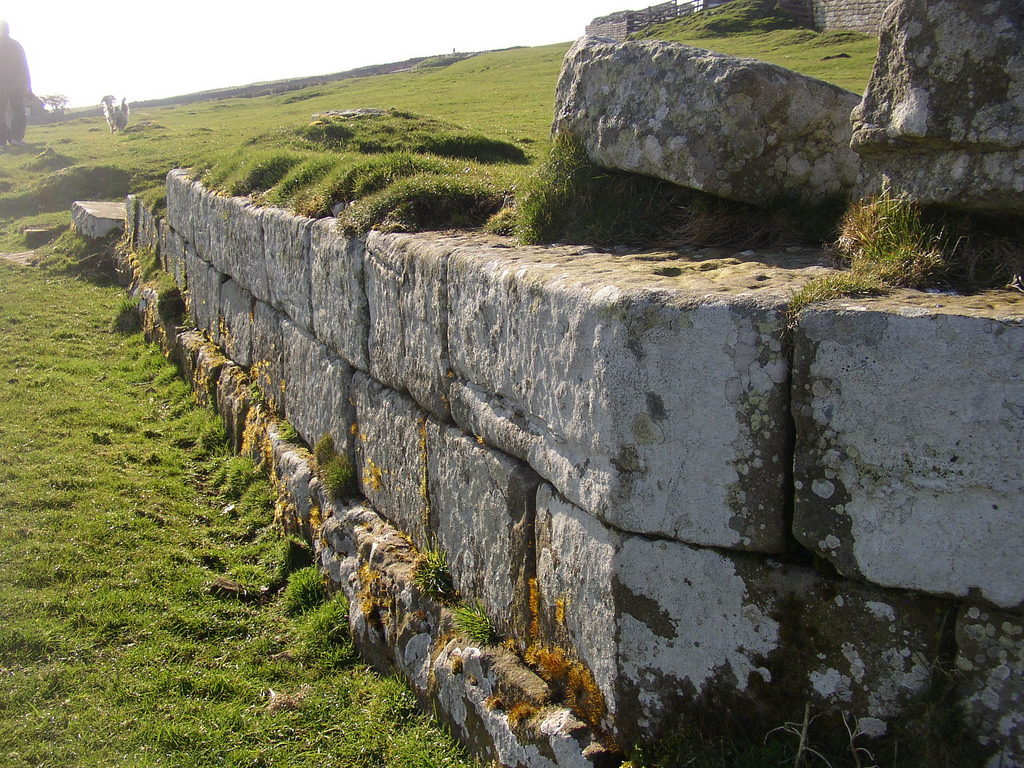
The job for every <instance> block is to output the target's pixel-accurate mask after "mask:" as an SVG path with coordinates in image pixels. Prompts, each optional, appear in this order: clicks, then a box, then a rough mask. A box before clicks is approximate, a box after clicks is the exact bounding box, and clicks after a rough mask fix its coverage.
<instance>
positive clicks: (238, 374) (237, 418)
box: [217, 363, 252, 453]
mask: <svg viewBox="0 0 1024 768" xmlns="http://www.w3.org/2000/svg"><path fill="white" fill-rule="evenodd" d="M251 405H252V393H251V390H250V389H249V377H248V376H246V374H245V371H243V370H242V369H241V368H239V367H238V366H237V365H234V364H233V363H228V364H227V365H225V366H224V367H223V368H221V371H220V375H219V376H218V377H217V412H218V413H219V414H220V417H221V420H222V421H223V422H224V430H225V432H227V435H228V442H230V443H231V450H233V451H235V452H236V453H237V452H239V451H241V450H242V442H243V437H244V433H245V421H246V416H247V415H248V413H249V407H250V406H251Z"/></svg>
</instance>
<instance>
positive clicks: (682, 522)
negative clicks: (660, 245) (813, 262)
mask: <svg viewBox="0 0 1024 768" xmlns="http://www.w3.org/2000/svg"><path fill="white" fill-rule="evenodd" d="M737 269H738V270H739V271H738V273H737V275H738V276H737V275H734V276H732V277H730V276H729V274H728V270H727V269H724V268H723V269H722V270H710V269H709V270H707V271H706V272H696V271H694V272H691V273H690V274H693V275H700V276H699V277H693V278H692V279H691V278H690V277H679V278H678V279H677V278H674V277H666V276H663V275H659V273H658V272H657V271H656V268H655V267H652V265H651V264H650V263H647V262H643V261H639V260H638V261H635V262H630V261H629V260H628V259H622V258H618V259H617V258H616V257H613V256H608V255H605V254H595V253H588V252H585V251H579V250H576V251H569V250H568V249H563V250H558V249H552V250H546V249H533V250H530V249H516V250H515V251H511V250H509V249H507V248H497V247H496V248H486V247H483V246H480V245H477V246H475V247H473V248H464V249H461V250H456V251H455V252H453V254H452V255H451V257H450V263H449V268H448V283H449V303H450V306H451V311H450V317H449V337H450V341H449V347H450V349H451V354H452V368H453V370H454V372H455V374H456V378H455V383H453V384H452V385H451V391H450V397H451V403H452V414H453V417H454V418H455V420H456V422H457V423H458V424H459V425H460V426H462V427H463V428H464V429H465V430H466V431H467V432H470V433H471V434H475V435H480V436H482V437H483V439H484V440H485V441H486V442H487V443H488V444H490V445H494V446H496V447H498V448H500V449H501V450H503V451H505V452H507V453H510V454H512V455H514V456H517V457H518V458H521V459H523V460H524V461H527V462H528V463H529V464H530V465H531V466H532V467H533V468H534V469H535V470H536V471H537V472H538V473H539V474H540V475H541V476H542V477H544V478H545V479H547V480H549V481H550V482H551V483H552V484H554V485H555V487H556V488H558V489H559V491H560V492H561V493H563V494H564V495H565V496H567V497H568V498H569V499H571V500H572V501H573V502H574V503H576V504H578V505H579V506H581V507H582V508H584V509H586V510H587V511H588V512H590V513H591V514H593V515H596V516H597V517H598V518H600V519H601V520H603V521H604V522H606V523H609V524H610V525H614V526H615V527H617V528H620V529H622V530H626V531H632V532H636V533H645V534H652V535H660V536H667V537H670V538H675V539H679V540H682V541H687V542H692V543H697V544H705V545H710V546H717V547H728V548H739V549H752V550H759V551H765V552H774V551H780V550H782V549H784V548H785V547H786V546H787V540H788V527H787V520H786V514H787V513H786V510H787V507H788V495H787V494H788V493H789V485H788V482H787V473H788V464H789V461H790V458H789V456H790V454H789V440H790V439H791V430H790V426H789V413H788V399H789V392H788V375H789V371H788V363H787V360H786V355H785V353H784V351H783V345H782V334H783V329H784V326H785V319H784V315H783V309H784V306H785V301H786V300H787V296H788V295H789V291H791V290H792V285H791V283H789V282H785V283H779V282H776V281H775V277H776V276H777V273H776V272H775V271H773V270H772V269H770V268H768V267H767V266H765V265H764V264H759V265H757V270H756V272H757V274H758V276H759V277H758V278H757V279H752V278H750V277H749V276H748V275H747V272H746V269H747V267H746V266H745V265H739V266H738V267H737ZM679 271H680V272H682V271H683V270H682V269H680V270H679ZM715 272H718V274H717V275H716V276H715V277H709V275H711V274H713V273H715ZM794 272H799V270H794ZM670 274H674V273H672V272H670ZM782 279H783V278H779V280H782ZM792 279H794V278H793V277H792V275H787V276H786V277H785V280H787V281H788V280H792Z"/></svg>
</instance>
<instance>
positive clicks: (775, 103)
mask: <svg viewBox="0 0 1024 768" xmlns="http://www.w3.org/2000/svg"><path fill="white" fill-rule="evenodd" d="M555 98H556V103H555V120H554V125H553V129H552V130H553V131H554V132H555V133H565V134H569V135H571V136H574V137H576V138H578V139H579V140H580V141H581V142H582V143H583V144H584V146H585V147H586V149H587V152H588V154H589V156H590V158H591V159H592V160H593V161H594V162H595V163H597V164H598V165H602V166H605V167H608V168H617V169H620V170H624V171H630V172H633V173H642V174H647V175H650V176H656V177H658V178H662V179H665V180H667V181H671V182H674V183H676V184H680V185H682V186H684V187H690V188H692V189H698V190H701V191H703V192H707V193H710V194H712V195H716V196H718V197H723V198H727V199H730V200H737V201H740V202H745V203H751V204H755V205H766V204H767V205H771V204H779V203H792V202H800V203H803V204H819V203H822V202H824V201H826V200H830V199H834V198H844V197H847V196H848V195H849V193H850V191H851V190H852V189H853V187H854V185H855V184H856V182H857V177H858V172H859V167H860V162H859V159H858V157H857V155H856V154H855V153H854V152H853V151H852V150H851V149H850V147H849V143H850V112H851V111H852V110H853V108H854V107H856V106H857V104H858V101H859V100H858V97H857V95H856V94H854V93H852V92H850V91H846V90H843V89H842V88H839V87H837V86H834V85H831V84H829V83H825V82H822V81H820V80H815V79H814V78H810V77H806V76H804V75H800V74H797V73H796V72H792V71H790V70H787V69H784V68H782V67H777V66H774V65H772V64H766V63H764V62H760V61H754V60H751V59H738V58H735V57H732V56H725V55H723V54H718V53H712V52H710V51H704V50H701V49H698V48H691V47H690V46H686V45H680V44H678V43H662V42H653V41H643V42H639V41H638V42H628V43H621V44H620V43H615V42H613V41H610V40H605V39H602V38H594V37H590V38H583V39H582V40H580V41H579V42H577V43H576V45H575V46H573V48H572V49H571V50H570V51H569V53H568V54H567V55H566V58H565V64H564V65H563V68H562V74H561V77H560V79H559V83H558V90H557V93H556V97H555Z"/></svg>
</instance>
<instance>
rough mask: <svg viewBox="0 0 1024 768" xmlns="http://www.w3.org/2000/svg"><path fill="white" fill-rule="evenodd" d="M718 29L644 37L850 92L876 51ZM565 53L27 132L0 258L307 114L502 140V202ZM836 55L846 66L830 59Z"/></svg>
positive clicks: (7, 171) (151, 193)
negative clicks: (36, 231) (770, 65)
mask: <svg viewBox="0 0 1024 768" xmlns="http://www.w3.org/2000/svg"><path fill="white" fill-rule="evenodd" d="M737 2H738V3H739V2H743V0H737ZM721 29H722V27H721V25H719V26H717V27H714V26H713V27H712V28H711V29H708V28H680V27H679V26H678V25H665V26H663V27H657V28H654V29H652V30H650V31H649V32H648V33H647V34H648V36H652V37H657V38H660V39H666V40H677V41H681V42H686V43H689V44H693V45H697V46H701V47H706V48H711V49H714V50H720V51H723V52H725V53H731V54H736V55H742V56H751V57H755V58H762V59H765V60H768V61H772V62H775V63H778V64H782V65H784V66H789V67H791V68H794V69H797V70H799V71H803V72H805V73H808V74H812V75H815V76H818V77H821V78H823V79H827V80H830V81H832V82H836V83H837V84H839V85H842V86H844V87H847V88H852V89H854V90H861V89H862V88H863V87H864V85H865V84H866V82H867V78H868V75H869V73H870V70H871V66H872V63H873V60H874V56H875V50H876V48H877V42H876V41H874V40H873V39H872V38H867V37H864V36H860V35H852V36H851V35H842V34H838V33H830V34H826V35H816V34H815V33H813V32H810V31H808V30H793V29H783V30H770V31H768V32H755V33H737V32H735V31H733V30H730V31H729V32H728V34H722V33H721ZM716 30H718V32H716ZM716 35H717V36H716ZM569 45H570V43H568V42H566V43H559V44H553V45H549V46H543V47H539V48H516V49H510V50H507V51H498V52H493V53H487V54H482V55H480V56H476V57H473V58H470V59H467V60H464V61H460V62H456V63H454V64H452V65H450V66H448V67H440V68H428V69H414V70H410V71H405V72H399V73H394V74H390V75H381V76H375V77H362V78H355V79H351V80H344V81H340V82H336V83H331V84H327V85H321V86H314V87H310V88H306V89H304V90H299V91H293V92H290V93H283V94H279V95H274V96H265V97H259V98H248V99H242V98H236V99H226V100H222V101H213V102H204V103H197V104H191V105H183V106H163V107H154V108H148V109H138V110H136V111H135V112H133V116H132V123H131V125H130V127H129V131H128V132H127V133H125V134H122V135H117V136H112V135H111V134H110V133H109V132H108V130H107V128H106V125H105V123H104V122H103V119H102V118H100V117H98V116H97V117H79V118H75V119H72V120H68V121H66V122H62V123H54V124H49V125H39V126H30V127H29V132H28V135H27V137H26V138H27V140H28V142H29V145H30V146H28V147H26V148H20V149H9V150H8V151H7V152H5V153H3V154H0V250H6V251H19V250H23V249H24V247H25V244H24V239H23V238H22V237H21V231H22V229H23V228H24V227H26V226H36V227H56V226H59V225H61V224H63V223H66V222H67V221H68V208H69V206H70V204H71V202H72V201H74V200H75V199H81V198H83V197H90V198H99V199H112V198H117V197H120V196H122V195H124V194H126V193H129V192H133V193H141V194H143V195H144V196H145V198H146V199H147V200H149V201H150V202H151V203H155V204H159V203H160V202H161V199H162V186H163V179H164V177H165V175H166V173H167V171H168V170H169V169H171V168H174V167H195V168H198V169H207V168H211V167H213V166H216V165H218V164H222V163H224V162H226V161H230V159H231V157H232V156H233V155H234V154H236V153H237V152H238V150H239V149H240V148H245V147H251V148H252V150H253V151H254V152H255V151H264V150H273V149H275V148H278V146H277V145H280V148H285V147H284V143H285V142H284V141H283V140H281V139H275V138H274V134H275V132H281V131H284V132H288V131H292V132H294V131H299V130H301V129H302V128H303V127H305V126H307V125H308V124H309V123H310V121H311V120H312V117H313V115H314V114H317V113H321V112H325V111H330V110H350V109H363V108H380V109H388V108H393V109H398V110H403V111H407V112H411V113H414V114H417V115H423V116H427V117H430V118H436V119H440V120H444V121H446V122H448V123H452V124H454V125H456V126H459V127H461V128H463V129H465V130H466V131H470V132H474V133H479V134H482V135H484V136H487V137H490V138H492V139H495V140H500V141H505V142H509V143H510V144H512V145H514V146H516V147H519V148H520V149H521V150H522V151H523V152H524V153H525V155H526V157H527V159H528V161H529V164H528V165H526V166H514V167H511V168H508V167H504V166H502V167H501V168H497V169H496V168H493V167H492V168H491V169H490V175H491V176H493V175H494V174H497V178H496V179H493V180H491V179H489V181H493V183H494V185H495V188H496V189H497V190H498V192H500V193H501V194H507V193H511V192H513V191H514V190H515V189H516V188H517V187H518V186H520V184H521V180H523V179H525V177H527V176H528V175H530V174H531V173H533V168H534V166H536V165H537V164H538V163H539V161H541V160H543V159H544V158H546V157H547V153H548V149H549V147H550V135H549V134H550V123H551V118H552V114H553V108H554V94H555V84H556V82H557V79H558V73H559V71H560V68H561V63H562V59H563V57H564V55H565V52H566V50H567V49H568V47H569ZM843 55H845V56H848V57H849V58H835V57H840V56H843ZM275 142H276V143H275Z"/></svg>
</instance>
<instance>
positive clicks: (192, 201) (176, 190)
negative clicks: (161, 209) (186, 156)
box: [132, 169, 203, 243]
mask: <svg viewBox="0 0 1024 768" xmlns="http://www.w3.org/2000/svg"><path fill="white" fill-rule="evenodd" d="M202 191H203V190H202V186H201V185H200V184H199V182H194V181H192V179H190V178H189V174H188V172H187V171H185V170H182V169H174V170H172V171H170V172H169V173H168V174H167V223H168V224H170V225H171V227H172V228H173V229H174V230H176V231H177V232H179V233H180V234H181V236H182V237H184V238H185V240H186V241H187V242H190V243H192V242H195V232H194V229H193V227H194V217H195V214H196V211H197V209H198V206H199V196H200V195H201V194H202ZM132 231H133V232H134V228H133V229H132Z"/></svg>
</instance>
